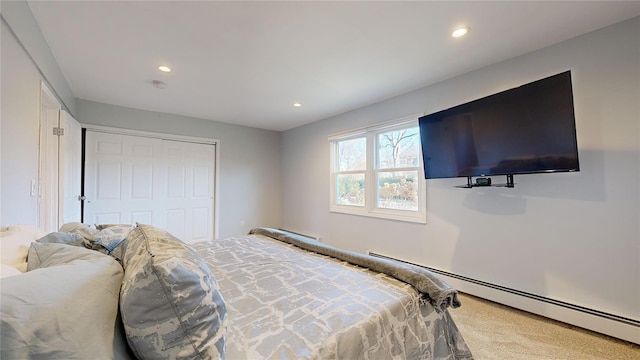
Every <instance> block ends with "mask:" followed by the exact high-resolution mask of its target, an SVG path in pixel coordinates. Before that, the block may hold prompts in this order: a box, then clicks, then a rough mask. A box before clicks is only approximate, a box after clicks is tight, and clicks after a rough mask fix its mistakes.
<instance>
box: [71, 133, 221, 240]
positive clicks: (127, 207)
mask: <svg viewBox="0 0 640 360" xmlns="http://www.w3.org/2000/svg"><path fill="white" fill-rule="evenodd" d="M85 148H86V150H85V156H86V159H85V198H86V200H85V205H84V222H85V223H90V224H91V223H94V224H110V223H111V224H132V225H133V224H135V223H136V222H140V223H145V224H152V225H155V226H158V227H160V228H163V229H166V230H167V231H169V232H170V233H171V234H173V235H174V236H176V237H178V238H180V239H182V240H184V241H186V242H193V241H200V240H208V239H213V237H214V197H213V195H214V178H215V176H214V175H215V173H214V172H215V151H216V147H215V145H213V144H199V143H189V142H182V141H170V140H164V139H158V138H150V137H141V136H132V135H123V134H112V133H104V132H96V131H87V136H86V147H85Z"/></svg>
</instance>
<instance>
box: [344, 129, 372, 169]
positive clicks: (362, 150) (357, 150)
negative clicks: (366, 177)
mask: <svg viewBox="0 0 640 360" xmlns="http://www.w3.org/2000/svg"><path fill="white" fill-rule="evenodd" d="M337 148H338V171H353V170H364V169H366V167H367V138H366V137H362V138H357V139H350V140H344V141H339V142H338V146H337Z"/></svg>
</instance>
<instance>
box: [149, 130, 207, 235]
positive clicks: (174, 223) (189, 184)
mask: <svg viewBox="0 0 640 360" xmlns="http://www.w3.org/2000/svg"><path fill="white" fill-rule="evenodd" d="M162 149H163V154H164V164H166V166H167V172H166V176H167V178H166V181H164V182H163V184H164V185H165V188H164V189H163V190H164V192H165V193H164V197H165V198H166V201H165V207H164V223H165V224H166V229H167V231H169V232H170V233H171V234H173V235H175V236H177V237H179V238H181V239H190V240H191V241H202V240H207V239H213V218H214V217H213V184H214V178H213V174H214V168H213V164H214V162H215V146H214V145H204V144H195V143H186V142H180V141H170V140H163V141H162Z"/></svg>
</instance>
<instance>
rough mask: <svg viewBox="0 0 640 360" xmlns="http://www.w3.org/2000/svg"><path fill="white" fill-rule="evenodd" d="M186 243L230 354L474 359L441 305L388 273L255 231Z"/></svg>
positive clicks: (230, 358)
mask: <svg viewBox="0 0 640 360" xmlns="http://www.w3.org/2000/svg"><path fill="white" fill-rule="evenodd" d="M192 247H193V248H194V249H195V250H196V251H197V252H198V253H199V254H200V255H201V256H202V257H203V258H204V260H205V262H206V263H207V265H208V266H209V267H210V268H211V270H212V272H213V274H214V275H215V276H216V279H217V281H218V284H219V286H220V289H221V292H222V294H223V296H224V298H225V301H226V304H227V311H228V319H229V325H228V327H227V349H226V354H225V358H226V359H228V360H236V359H238V360H240V359H305V358H306V359H472V356H471V353H470V352H469V349H468V347H467V345H466V344H465V342H464V340H463V338H462V336H461V335H460V334H459V332H458V329H457V328H456V326H455V324H454V323H453V320H452V319H451V317H450V315H449V313H448V310H447V309H446V308H444V307H440V306H432V304H431V303H429V302H425V301H423V299H422V298H421V295H420V292H419V291H417V290H416V288H415V287H414V286H413V285H409V284H407V283H405V282H402V281H400V280H398V279H396V278H394V277H392V276H389V275H385V274H382V273H379V272H376V271H372V270H370V269H367V268H363V267H359V266H354V265H352V264H350V263H348V262H346V261H342V260H339V259H335V258H331V257H328V256H325V255H322V254H318V253H315V252H309V251H306V250H303V249H301V248H298V247H296V246H294V245H291V244H288V243H284V242H282V241H281V240H276V239H273V238H271V237H268V236H264V235H260V234H253V235H247V236H244V237H237V238H228V239H223V240H213V241H207V242H200V243H195V244H192ZM446 301H447V300H445V303H446Z"/></svg>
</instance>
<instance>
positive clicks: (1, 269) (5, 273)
mask: <svg viewBox="0 0 640 360" xmlns="http://www.w3.org/2000/svg"><path fill="white" fill-rule="evenodd" d="M20 274H22V273H21V272H20V270H18V269H16V268H14V267H13V266H9V265H7V264H0V278H6V277H9V276H15V275H20Z"/></svg>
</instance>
